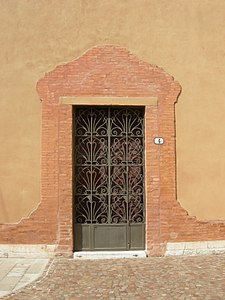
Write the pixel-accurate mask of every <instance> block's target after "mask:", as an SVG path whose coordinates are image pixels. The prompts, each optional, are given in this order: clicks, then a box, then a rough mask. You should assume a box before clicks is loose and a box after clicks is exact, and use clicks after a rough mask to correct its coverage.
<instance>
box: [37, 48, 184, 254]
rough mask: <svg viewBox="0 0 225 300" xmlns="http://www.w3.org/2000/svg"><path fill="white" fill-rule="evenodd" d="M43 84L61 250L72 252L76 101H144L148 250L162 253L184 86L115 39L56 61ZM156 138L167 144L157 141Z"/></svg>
mask: <svg viewBox="0 0 225 300" xmlns="http://www.w3.org/2000/svg"><path fill="white" fill-rule="evenodd" d="M37 90H38V93H39V95H40V98H41V100H42V203H43V204H44V203H45V204H46V205H47V204H49V206H51V210H50V211H49V214H48V216H46V217H48V218H53V219H54V218H56V216H57V222H58V224H55V226H58V230H57V234H58V236H57V240H58V241H57V242H58V245H59V248H58V251H62V252H63V251H71V250H72V241H73V236H72V235H73V234H72V105H79V104H84V103H85V104H86V105H88V104H90V105H101V104H105V105H115V104H119V105H129V104H131V105H134V104H135V103H136V104H139V103H141V105H144V106H145V128H146V133H145V134H146V151H145V153H146V154H145V155H146V158H145V160H146V171H145V174H146V179H145V181H146V249H147V250H148V251H149V253H151V254H161V253H162V252H163V251H164V247H163V242H164V241H165V240H167V238H166V235H167V232H168V226H167V224H166V217H167V214H169V213H170V211H171V209H173V210H174V209H175V206H176V205H174V204H175V203H176V174H175V171H176V170H175V138H174V137H175V120H174V103H175V102H176V100H177V97H178V95H179V93H180V90H181V88H180V86H179V84H178V83H177V82H176V81H174V79H173V77H171V76H169V75H168V74H166V73H165V72H164V71H163V69H161V68H158V67H156V66H154V65H149V64H147V63H145V62H143V61H140V60H138V59H137V58H136V57H135V56H133V55H132V54H130V53H129V52H128V51H127V50H126V49H125V48H121V47H117V46H111V45H109V46H97V47H94V48H92V49H91V50H89V51H87V52H86V53H85V54H84V55H83V56H81V57H80V58H78V59H77V60H75V61H73V62H71V63H68V64H65V65H61V66H58V67H57V68H56V69H55V70H54V71H52V72H49V73H47V74H46V75H45V77H44V78H43V79H41V80H40V81H39V82H38V85H37ZM87 99H88V101H87ZM156 136H162V137H163V138H164V139H165V144H164V145H161V146H159V145H155V144H154V142H153V141H154V137H156ZM50 204H51V205H50ZM74 238H75V243H76V237H74Z"/></svg>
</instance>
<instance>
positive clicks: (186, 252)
mask: <svg viewBox="0 0 225 300" xmlns="http://www.w3.org/2000/svg"><path fill="white" fill-rule="evenodd" d="M221 253H225V240H220V241H201V242H179V243H167V245H166V253H165V255H166V256H169V255H181V256H182V255H183V256H191V255H207V254H221Z"/></svg>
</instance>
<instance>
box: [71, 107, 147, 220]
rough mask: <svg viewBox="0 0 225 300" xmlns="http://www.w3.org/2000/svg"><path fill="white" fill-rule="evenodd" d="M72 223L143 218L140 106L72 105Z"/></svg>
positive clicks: (142, 130)
mask: <svg viewBox="0 0 225 300" xmlns="http://www.w3.org/2000/svg"><path fill="white" fill-rule="evenodd" d="M74 122H75V126H74V128H75V153H74V155H75V157H74V162H75V184H74V201H75V223H80V224H117V223H118V224H119V223H143V222H144V177H143V176H144V175H143V174H144V161H143V157H144V124H143V123H144V110H143V109H142V108H138V107H124V108H116V107H78V108H76V110H75V117H74Z"/></svg>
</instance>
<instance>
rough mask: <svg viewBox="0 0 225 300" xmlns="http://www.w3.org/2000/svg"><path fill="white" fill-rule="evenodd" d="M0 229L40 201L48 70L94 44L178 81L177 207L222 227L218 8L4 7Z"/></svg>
mask: <svg viewBox="0 0 225 300" xmlns="http://www.w3.org/2000/svg"><path fill="white" fill-rule="evenodd" d="M0 17H1V24H0V40H1V41H2V43H1V51H0V63H1V68H0V83H1V89H0V99H1V100H0V114H1V116H0V128H1V134H0V143H1V147H0V222H18V221H19V220H20V219H21V218H22V217H23V216H28V215H29V213H30V212H31V211H32V210H34V209H35V208H36V207H37V205H38V203H39V201H40V102H39V99H38V96H37V93H36V90H35V86H36V82H37V81H38V80H39V79H40V78H42V77H43V75H44V73H45V72H46V71H49V70H51V69H54V67H55V66H56V65H60V64H62V63H64V62H68V61H71V60H73V59H74V58H76V57H77V56H79V55H81V54H83V52H85V51H86V50H87V49H89V48H91V47H92V46H95V45H97V44H118V45H121V46H123V47H126V48H127V49H129V50H130V51H131V52H132V53H134V54H135V55H136V56H137V57H139V58H140V59H143V60H144V61H146V62H149V63H154V64H156V65H159V66H162V67H163V68H164V69H165V70H166V71H167V72H168V73H170V74H173V75H174V77H175V78H176V79H177V80H178V81H179V82H180V83H181V86H182V89H183V91H182V95H181V97H180V100H179V103H178V104H177V105H176V120H177V168H178V178H177V181H178V200H179V201H180V203H181V205H182V206H183V207H184V208H185V209H187V210H188V212H189V214H190V215H194V216H197V217H198V218H199V219H224V218H225V206H224V200H223V199H224V196H225V192H224V187H223V185H224V181H225V171H224V170H225V156H224V149H225V139H224V125H225V123H224V122H225V121H224V109H225V101H224V94H225V85H224V77H225V55H224V53H225V52H224V51H225V50H224V36H225V27H224V19H225V2H224V1H223V0H215V1H210V0H205V1H201V0H197V1H196V0H183V1H182V2H181V1H178V0H171V1H169V2H168V1H167V0H160V1H158V0H157V1H155V0H150V1H149V0H134V1H131V0H125V1H119V0H110V1H109V0H96V1H84V0H76V1H74V0H65V1H63V2H61V1H54V0H49V1H44V0H37V1H31V0H21V1H17V0H2V1H1V10H0Z"/></svg>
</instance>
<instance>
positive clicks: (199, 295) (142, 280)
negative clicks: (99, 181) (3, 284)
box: [3, 255, 225, 300]
mask: <svg viewBox="0 0 225 300" xmlns="http://www.w3.org/2000/svg"><path fill="white" fill-rule="evenodd" d="M3 299H12V300H28V299H44V300H48V299H49V300H51V299H54V300H58V299H59V300H60V299H62V300H64V299H65V300H67V299H72V300H73V299H74V300H75V299H88V300H89V299H90V300H94V299H118V300H119V299H121V300H123V299H134V300H137V299H140V300H145V299H153V300H161V299H166V300H176V299H182V300H188V299H192V300H194V299H201V300H209V299H210V300H219V299H221V300H224V299H225V255H214V256H196V257H164V258H145V259H114V260H73V259H64V258H60V259H55V260H54V261H53V262H52V265H51V266H50V269H49V270H48V272H47V274H46V275H45V277H44V278H43V279H41V280H39V281H36V282H34V283H32V284H30V285H29V286H27V287H26V288H25V289H23V290H22V291H21V292H19V293H17V294H15V295H11V296H8V297H5V298H3Z"/></svg>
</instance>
